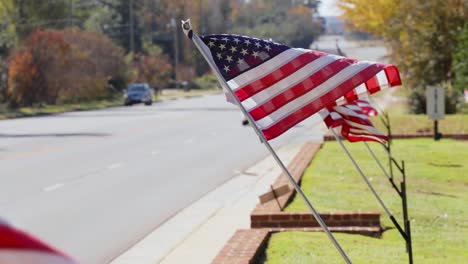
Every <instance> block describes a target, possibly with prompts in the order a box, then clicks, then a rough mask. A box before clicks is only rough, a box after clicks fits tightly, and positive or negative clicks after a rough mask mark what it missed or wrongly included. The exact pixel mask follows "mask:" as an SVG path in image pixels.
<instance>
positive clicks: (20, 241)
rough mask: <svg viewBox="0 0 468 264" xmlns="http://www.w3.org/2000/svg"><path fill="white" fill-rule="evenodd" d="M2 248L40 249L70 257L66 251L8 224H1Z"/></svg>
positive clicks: (0, 242) (0, 244)
mask: <svg viewBox="0 0 468 264" xmlns="http://www.w3.org/2000/svg"><path fill="white" fill-rule="evenodd" d="M1 249H14V250H33V251H40V252H44V253H50V254H54V255H57V256H62V257H64V258H68V259H70V258H69V257H67V256H66V255H65V254H64V253H62V252H60V251H58V250H57V249H54V248H52V247H50V246H48V245H46V244H45V243H43V242H41V241H39V240H38V239H36V238H34V237H32V236H30V235H29V234H27V233H25V232H23V231H21V230H18V229H15V228H13V227H10V226H6V225H0V251H1Z"/></svg>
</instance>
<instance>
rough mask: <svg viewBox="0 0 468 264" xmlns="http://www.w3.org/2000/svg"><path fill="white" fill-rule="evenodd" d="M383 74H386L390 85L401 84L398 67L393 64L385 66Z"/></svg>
mask: <svg viewBox="0 0 468 264" xmlns="http://www.w3.org/2000/svg"><path fill="white" fill-rule="evenodd" d="M385 75H386V76H387V79H388V83H389V84H390V86H398V85H401V78H400V73H399V72H398V68H397V67H395V66H394V65H389V66H387V67H385Z"/></svg>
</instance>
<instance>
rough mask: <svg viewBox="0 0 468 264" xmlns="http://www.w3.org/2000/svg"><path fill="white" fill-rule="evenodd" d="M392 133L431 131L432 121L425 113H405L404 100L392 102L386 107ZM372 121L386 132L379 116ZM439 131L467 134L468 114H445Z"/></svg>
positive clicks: (440, 122) (440, 121)
mask: <svg viewBox="0 0 468 264" xmlns="http://www.w3.org/2000/svg"><path fill="white" fill-rule="evenodd" d="M388 114H389V117H390V126H391V129H392V134H394V135H402V134H418V133H433V127H434V121H432V120H429V118H428V116H427V115H412V114H408V113H407V106H406V102H402V101H399V102H394V103H392V105H391V107H390V108H389V109H388ZM371 120H372V123H373V124H374V125H375V126H376V127H377V128H378V129H379V130H381V131H383V132H386V128H385V126H384V125H383V124H382V122H381V120H380V117H372V118H371ZM439 132H441V133H442V134H467V133H468V114H454V115H445V118H444V119H442V120H439Z"/></svg>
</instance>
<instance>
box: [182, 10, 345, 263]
mask: <svg viewBox="0 0 468 264" xmlns="http://www.w3.org/2000/svg"><path fill="white" fill-rule="evenodd" d="M182 28H183V29H184V32H185V34H186V35H187V36H188V37H189V38H190V39H191V40H192V41H193V43H194V44H195V46H196V47H197V48H198V50H199V51H200V53H201V54H202V55H203V57H204V58H205V60H206V61H207V62H208V64H209V65H210V67H211V68H212V69H213V71H214V72H215V74H216V77H217V78H218V81H219V82H220V83H221V85H222V86H223V88H224V90H226V91H227V92H228V93H229V94H230V95H231V96H232V98H233V99H234V100H235V102H236V104H237V105H238V106H239V108H240V110H241V111H242V113H243V114H244V116H245V117H246V118H247V119H248V120H249V122H250V124H251V125H252V128H253V129H254V131H255V132H256V133H257V135H258V136H259V137H260V140H261V141H262V143H263V144H264V145H265V147H266V148H267V149H268V151H270V153H271V155H272V156H273V158H274V159H275V161H276V163H278V165H279V166H280V168H281V170H282V171H283V173H284V174H285V175H286V177H287V178H288V180H289V181H290V182H291V184H292V185H293V186H294V189H296V192H297V193H298V194H299V195H300V196H301V198H302V199H303V200H304V202H305V203H306V204H307V207H309V209H310V211H311V212H312V215H313V216H314V218H315V220H317V222H318V223H319V224H320V226H321V227H322V228H323V230H324V231H325V233H326V234H327V236H328V238H329V239H330V240H331V241H332V243H333V245H334V246H335V247H336V249H337V250H338V252H339V253H340V254H341V256H342V257H343V259H344V261H345V262H346V263H348V264H351V263H352V262H351V260H350V259H349V257H348V256H347V255H346V253H345V251H344V250H343V248H342V247H341V245H340V244H339V243H338V241H337V240H336V239H335V237H334V236H333V234H332V233H331V231H330V230H329V229H328V226H327V225H326V224H325V222H324V221H323V219H322V218H321V217H320V214H319V213H318V212H317V210H316V209H315V208H314V207H313V205H312V203H311V202H310V201H309V200H308V199H307V197H306V196H305V194H304V193H303V191H302V189H301V187H300V186H299V185H298V184H297V182H296V181H295V180H294V178H293V177H292V176H291V174H290V173H289V171H288V169H287V168H286V166H285V165H284V164H283V162H282V161H281V159H280V158H279V157H278V155H277V154H276V152H275V150H274V149H273V148H272V147H271V145H270V143H269V142H268V140H267V139H266V138H265V135H263V133H262V131H260V129H259V128H258V127H257V125H256V124H255V121H254V120H253V118H252V116H250V114H249V113H248V112H247V110H246V109H245V108H244V106H243V105H242V103H241V102H240V101H239V98H237V96H236V95H235V94H234V92H233V91H232V90H231V89H230V88H229V86H228V85H227V83H226V81H225V80H224V78H223V77H222V75H221V73H220V72H219V70H218V68H217V67H216V64H215V63H214V61H213V59H212V58H210V56H209V51H208V50H206V49H204V48H203V46H202V45H201V44H202V43H201V42H202V41H201V40H200V38H198V36H197V35H196V34H194V33H193V30H192V25H191V24H190V19H189V20H186V21H182Z"/></svg>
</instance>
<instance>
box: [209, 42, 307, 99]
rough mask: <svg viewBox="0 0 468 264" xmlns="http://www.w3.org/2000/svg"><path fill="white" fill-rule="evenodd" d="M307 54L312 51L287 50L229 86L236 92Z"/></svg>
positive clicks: (241, 75) (245, 73) (246, 73)
mask: <svg viewBox="0 0 468 264" xmlns="http://www.w3.org/2000/svg"><path fill="white" fill-rule="evenodd" d="M307 52H310V50H306V49H288V50H285V51H283V52H281V53H280V54H278V55H276V56H275V57H274V58H272V59H270V60H269V61H267V62H265V63H263V64H260V65H259V66H257V67H255V68H252V69H251V70H249V71H246V72H244V73H242V74H240V75H238V76H236V77H235V78H233V79H232V80H229V81H228V82H227V84H228V85H229V87H230V88H231V89H232V90H233V91H236V90H238V89H239V88H241V87H244V86H246V85H247V84H249V83H252V82H255V81H256V80H258V79H261V78H262V77H264V76H265V75H267V74H270V73H271V72H273V71H275V70H276V69H278V68H280V67H281V66H283V65H285V64H287V63H289V62H290V61H292V60H294V59H295V58H297V57H299V56H300V55H302V54H304V53H307ZM210 54H211V53H210Z"/></svg>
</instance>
